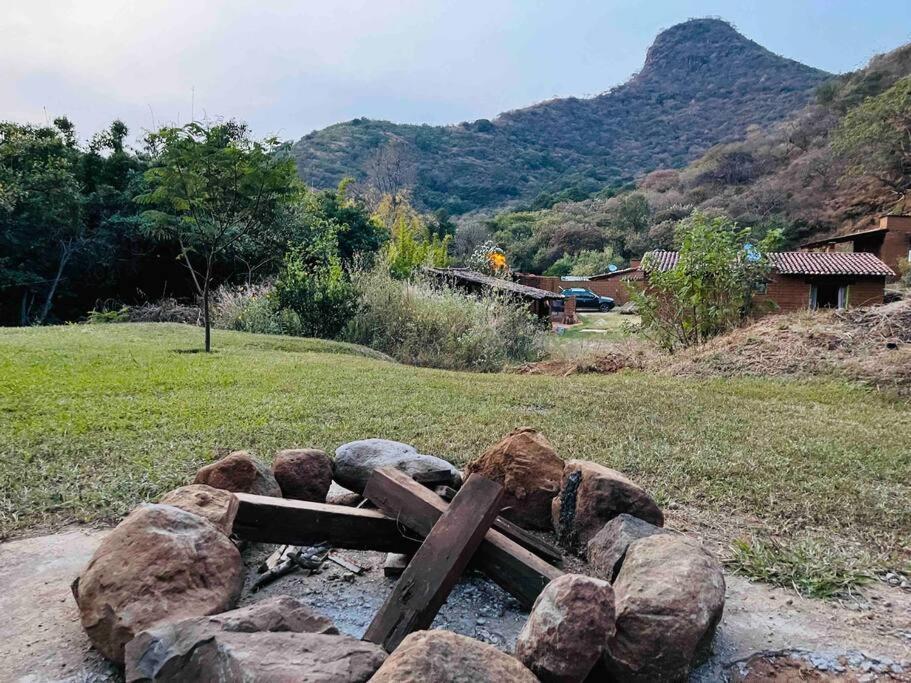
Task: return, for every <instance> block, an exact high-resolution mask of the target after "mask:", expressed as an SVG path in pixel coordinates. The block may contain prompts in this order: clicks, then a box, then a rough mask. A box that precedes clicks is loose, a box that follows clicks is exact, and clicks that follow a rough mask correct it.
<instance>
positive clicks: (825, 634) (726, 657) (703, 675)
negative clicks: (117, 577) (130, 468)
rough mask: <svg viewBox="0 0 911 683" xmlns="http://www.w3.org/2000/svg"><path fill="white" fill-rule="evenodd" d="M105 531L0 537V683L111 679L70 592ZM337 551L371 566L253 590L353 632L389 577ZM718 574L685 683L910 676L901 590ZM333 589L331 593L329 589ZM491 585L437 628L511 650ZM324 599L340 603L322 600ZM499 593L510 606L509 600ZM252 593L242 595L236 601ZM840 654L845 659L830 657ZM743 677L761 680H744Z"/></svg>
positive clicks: (907, 601) (473, 588)
mask: <svg viewBox="0 0 911 683" xmlns="http://www.w3.org/2000/svg"><path fill="white" fill-rule="evenodd" d="M103 534H104V532H103V531H97V530H87V529H71V530H68V531H65V532H63V533H58V534H53V535H50V536H38V537H34V538H28V539H22V540H16V541H10V542H7V543H4V544H0V585H2V586H3V591H2V593H0V612H2V614H3V619H2V620H0V662H2V663H3V664H2V670H0V678H2V679H3V680H11V681H28V682H30V683H31V682H38V681H105V680H119V675H118V674H117V672H116V671H115V670H114V669H112V668H111V667H110V666H109V665H108V664H107V663H106V662H105V661H104V660H103V659H102V658H101V657H100V656H99V655H98V654H97V653H95V652H94V651H93V650H91V648H90V647H89V643H88V640H87V639H86V637H85V635H84V634H83V632H82V629H81V628H80V626H79V621H78V614H77V611H76V607H75V603H74V602H73V598H72V595H71V594H70V588H69V586H70V582H71V581H72V580H73V578H75V576H76V575H77V574H78V573H79V571H80V570H81V569H82V568H83V566H84V565H85V564H86V563H87V562H88V560H89V558H90V557H91V554H92V552H93V551H94V549H95V548H96V547H97V545H98V543H99V542H100V540H101V538H102V537H103ZM262 552H263V551H262V550H257V549H254V550H253V551H252V552H251V553H249V554H248V564H249V565H251V566H252V565H253V564H254V563H256V562H257V557H260V556H261V555H262ZM345 554H346V555H351V556H353V557H355V558H356V559H357V560H359V561H361V562H362V563H363V564H365V565H371V566H373V569H371V570H370V572H368V575H367V576H363V577H357V578H353V579H352V580H350V581H347V580H345V577H344V572H343V571H337V570H335V569H332V568H329V569H327V570H325V571H324V572H322V574H321V575H319V576H314V577H302V576H296V577H295V576H290V577H286V578H283V579H280V580H279V581H277V582H276V583H275V584H273V585H272V586H270V587H269V589H268V590H264V591H262V593H260V594H257V596H256V597H259V596H260V595H262V596H265V595H270V594H277V593H283V592H284V593H288V594H291V595H295V596H296V597H299V598H301V599H303V600H305V601H307V602H309V603H312V604H313V605H314V607H316V608H317V609H320V608H322V610H323V611H328V612H333V611H334V610H333V605H334V606H335V607H343V606H345V605H347V608H348V609H351V610H352V611H351V613H350V614H347V616H348V617H350V618H347V619H346V618H345V616H346V615H345V614H342V613H341V612H340V613H339V614H332V613H330V614H328V616H331V617H333V618H336V619H337V621H338V625H339V627H340V628H342V629H343V630H345V631H351V632H354V631H356V630H357V629H359V628H361V627H362V626H363V625H365V620H369V616H370V615H371V614H372V609H371V608H372V606H373V605H374V604H379V603H380V602H381V601H382V599H383V597H384V596H385V593H386V592H387V591H388V590H389V588H390V586H391V580H389V579H384V578H383V577H382V576H381V570H380V568H379V567H380V564H379V560H381V556H380V555H379V554H378V553H354V552H351V553H349V552H347V551H346V553H345ZM374 556H375V557H374ZM726 579H727V584H728V590H727V603H726V606H725V612H724V618H723V620H722V622H721V625H720V627H719V630H718V635H717V636H716V639H715V642H714V647H713V650H714V651H713V654H712V657H711V659H710V660H709V661H708V662H707V663H706V664H705V665H703V666H702V667H701V668H700V669H699V670H698V671H697V672H696V673H695V674H694V676H693V680H694V681H699V682H700V683H701V682H708V681H718V680H725V679H726V676H727V673H728V668H729V665H730V664H731V663H732V662H736V661H738V660H744V659H746V658H747V657H749V656H750V655H752V654H754V653H756V652H763V651H777V650H801V651H806V652H807V653H809V654H807V655H804V659H803V660H802V661H803V662H804V664H805V665H806V666H807V667H809V669H810V671H809V674H806V672H805V675H803V677H802V678H794V679H793V680H831V677H832V675H833V674H834V673H835V672H837V670H838V667H839V666H840V665H839V661H844V660H845V659H846V658H851V657H853V658H854V660H855V661H857V662H858V667H859V668H857V671H862V672H865V674H864V675H866V676H867V678H859V677H857V676H853V677H852V675H850V674H851V672H850V671H849V672H847V674H845V675H846V676H847V678H845V680H911V675H907V674H908V673H909V672H911V595H909V594H908V593H907V592H903V591H901V590H899V589H890V588H886V587H872V588H869V589H866V590H865V592H864V597H865V600H864V601H862V602H859V603H854V604H851V605H847V604H838V603H834V602H822V601H819V600H809V599H803V598H800V597H799V596H797V595H796V594H795V593H794V592H793V591H785V590H782V589H777V588H770V587H768V586H764V585H760V584H754V583H751V582H749V581H747V580H746V579H743V578H741V577H737V576H728V577H726ZM479 581H481V582H482V584H483V585H480V584H479V583H478V582H479ZM330 584H331V586H332V588H331V589H327V587H328V586H329V585H330ZM498 591H499V589H498V588H497V587H496V586H494V585H493V584H490V583H489V582H486V581H484V580H483V579H478V578H477V577H475V578H471V579H469V580H467V581H465V582H463V584H462V585H461V586H460V587H459V588H458V589H457V591H456V592H455V593H454V598H455V599H454V600H453V601H451V604H449V605H447V606H446V607H445V608H444V610H443V611H442V612H441V615H440V616H441V620H442V621H443V623H441V624H440V625H441V626H444V627H446V628H451V629H453V630H456V631H465V632H467V634H468V635H473V636H475V637H477V636H478V631H479V630H481V631H484V632H487V633H488V634H489V635H490V638H489V639H490V641H491V642H495V643H496V644H498V645H500V646H501V647H503V648H504V649H508V648H509V646H510V641H513V642H514V639H515V634H516V633H517V623H518V622H517V613H516V610H515V609H514V608H513V607H512V606H510V605H509V604H506V608H505V609H504V610H490V609H488V610H487V611H483V613H482V611H481V610H479V611H478V612H477V613H475V612H474V611H473V610H475V609H478V608H477V604H484V605H487V606H489V605H491V604H494V605H495V604H496V598H497V596H495V595H491V594H492V593H496V592H498ZM327 594H328V595H329V596H332V595H337V596H339V597H340V596H341V595H342V594H344V595H345V596H348V598H347V600H345V601H336V600H333V599H324V598H325V597H326V596H327ZM501 597H503V600H504V601H505V603H508V602H509V598H508V597H507V596H501ZM250 599H253V598H252V596H247V597H245V598H244V601H249V600H250ZM479 601H480V602H479ZM356 605H357V606H362V607H363V608H365V609H366V610H367V611H366V612H364V614H360V613H359V610H358V609H353V608H354V607H355V606H356ZM344 609H345V608H344V607H343V611H344ZM367 612H369V614H368V613H367ZM469 612H470V614H469ZM469 617H471V618H469ZM501 618H502V619H503V620H504V621H503V623H500V619H501ZM506 622H508V623H506ZM518 627H520V625H519V626H518ZM355 635H360V634H358V633H356V634H355ZM498 640H499V641H501V642H497V641H498ZM839 655H845V657H841V658H840V659H839ZM742 680H769V678H768V677H767V676H766V677H765V678H757V679H750V678H749V677H748V676H747V677H746V678H743V679H742ZM778 680H791V679H788V678H780V679H778Z"/></svg>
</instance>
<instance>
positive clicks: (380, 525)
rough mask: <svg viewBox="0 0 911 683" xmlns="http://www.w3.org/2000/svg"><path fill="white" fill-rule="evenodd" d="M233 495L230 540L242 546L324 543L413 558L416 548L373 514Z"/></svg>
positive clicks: (388, 521)
mask: <svg viewBox="0 0 911 683" xmlns="http://www.w3.org/2000/svg"><path fill="white" fill-rule="evenodd" d="M417 486H420V484H417ZM422 488H423V487H422ZM234 495H235V496H236V497H237V500H238V503H239V505H238V508H237V516H236V517H235V518H234V534H235V535H236V536H237V537H238V538H243V539H246V540H248V541H256V542H259V543H286V544H288V545H299V546H309V545H314V544H316V543H322V542H325V543H326V544H327V545H329V546H331V547H333V548H348V549H351V550H379V551H383V552H392V553H407V552H413V551H414V549H415V548H416V547H417V546H418V543H419V539H415V538H409V537H408V535H409V534H408V532H407V529H406V528H405V527H403V526H401V525H399V524H397V523H396V521H395V520H394V519H390V518H389V517H387V516H386V515H384V514H383V513H382V512H379V511H377V510H361V509H357V508H352V507H347V506H345V505H329V504H328V503H308V502H305V501H302V500H290V499H287V498H272V497H270V496H256V495H253V494H252V493H235V494H234Z"/></svg>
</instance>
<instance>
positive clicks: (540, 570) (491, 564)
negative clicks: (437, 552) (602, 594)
mask: <svg viewBox="0 0 911 683" xmlns="http://www.w3.org/2000/svg"><path fill="white" fill-rule="evenodd" d="M364 495H366V496H367V497H369V498H370V500H372V501H373V502H374V503H376V506H377V507H378V508H380V510H382V511H383V512H385V513H386V514H388V515H389V516H390V517H395V518H396V520H398V522H399V523H401V524H404V525H405V526H407V527H408V528H409V529H411V530H412V531H413V532H414V533H416V534H418V535H420V536H426V535H427V534H429V533H430V530H431V529H432V528H433V525H434V524H435V523H436V521H437V520H438V519H439V518H440V515H442V514H443V512H444V511H445V510H446V508H447V503H446V502H445V501H444V500H443V499H442V498H440V497H439V496H438V495H436V494H435V493H434V492H433V491H431V490H430V489H427V488H424V487H423V486H421V484H419V483H417V482H416V481H414V480H413V479H412V478H411V477H409V476H408V475H407V474H404V473H402V472H399V471H398V470H396V469H394V468H390V467H384V468H381V469H378V470H375V471H374V472H373V474H372V475H371V476H370V479H369V480H368V481H367V488H366V490H365V491H364ZM471 565H472V566H474V567H477V568H478V569H480V570H481V571H483V572H484V573H485V574H487V575H488V576H489V577H490V578H491V579H493V580H494V581H496V582H497V583H498V584H499V585H500V586H501V587H502V588H503V589H504V590H506V591H508V592H510V593H511V594H512V595H514V596H515V597H516V599H518V600H519V602H521V603H522V604H523V605H524V606H525V607H527V608H531V606H532V605H533V604H534V602H535V598H537V597H538V595H539V594H540V592H541V591H542V590H544V586H546V585H547V584H548V583H549V582H550V581H552V580H553V579H555V578H557V577H558V576H562V574H563V572H561V571H560V570H559V569H557V568H556V567H554V566H552V565H550V564H548V563H547V562H545V561H544V560H542V559H541V558H539V557H538V556H537V555H535V554H533V553H531V552H530V551H528V550H526V549H525V548H523V547H522V546H520V545H519V544H518V543H516V542H515V541H513V540H511V539H509V538H507V537H506V536H504V535H503V534H501V533H500V532H499V531H496V530H494V529H491V530H489V531H488V532H487V534H486V535H485V536H484V540H483V541H482V543H481V545H480V547H479V548H478V551H477V553H475V557H474V559H473V561H472V563H471Z"/></svg>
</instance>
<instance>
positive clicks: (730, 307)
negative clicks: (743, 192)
mask: <svg viewBox="0 0 911 683" xmlns="http://www.w3.org/2000/svg"><path fill="white" fill-rule="evenodd" d="M750 235H751V231H750V229H749V228H740V227H738V225H737V224H736V223H734V222H732V221H731V220H730V219H729V218H727V217H724V216H722V217H717V218H709V217H708V216H706V215H705V214H702V213H699V212H694V213H693V214H692V215H691V216H690V217H689V218H687V219H685V220H683V221H680V222H679V223H678V225H677V230H676V241H677V244H678V248H679V256H678V259H677V264H676V265H675V266H674V267H673V268H671V269H670V270H667V271H664V272H661V271H658V270H656V269H654V268H652V266H653V265H654V264H653V263H650V261H651V259H646V260H645V261H644V262H643V264H642V266H643V268H645V269H646V271H647V272H648V279H647V284H646V286H645V287H644V288H643V289H642V290H640V291H638V292H634V293H633V299H634V301H635V302H636V304H637V305H638V307H639V312H640V314H641V316H642V328H643V331H644V332H645V334H646V335H647V336H650V337H651V338H653V339H654V340H655V341H656V342H657V343H658V344H659V345H661V346H662V347H664V348H666V349H668V350H673V349H675V348H679V347H687V346H693V345H695V344H701V343H703V342H705V341H706V340H708V339H710V338H711V337H713V336H715V335H718V334H721V333H723V332H726V331H728V330H730V329H732V328H733V327H735V326H737V325H738V324H740V323H741V322H742V321H743V320H744V319H745V318H746V317H747V316H748V315H749V314H750V313H751V312H752V310H753V296H754V294H755V293H756V291H757V290H758V289H760V285H762V284H763V283H764V282H765V281H766V280H767V278H768V275H769V273H770V271H771V263H770V261H769V259H768V253H769V252H770V251H772V250H773V249H775V247H776V246H777V245H778V244H779V243H780V241H781V231H780V230H770V231H769V232H768V233H767V234H766V236H765V237H764V238H763V239H762V240H760V241H758V242H756V243H754V242H752V241H751V240H750Z"/></svg>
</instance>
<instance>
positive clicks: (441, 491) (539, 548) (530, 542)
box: [434, 486, 563, 566]
mask: <svg viewBox="0 0 911 683" xmlns="http://www.w3.org/2000/svg"><path fill="white" fill-rule="evenodd" d="M434 491H436V493H437V495H438V496H440V498H442V499H443V500H445V501H447V502H448V501H450V500H452V499H453V498H454V497H455V494H456V491H455V489H453V488H451V487H449V486H437V487H436V488H435V489H434ZM493 528H494V529H496V530H497V531H499V532H500V533H501V534H503V535H504V536H506V538H509V539H511V540H513V541H515V542H516V543H518V544H519V545H520V546H522V547H523V548H526V549H527V550H530V551H531V552H533V553H534V554H535V555H537V556H538V557H540V558H541V559H543V560H545V561H546V562H550V563H551V564H552V565H556V566H560V565H561V564H562V563H563V553H562V552H560V549H559V548H557V547H556V546H553V545H551V544H550V543H548V542H547V541H542V540H541V539H540V538H538V537H537V536H535V535H534V534H532V533H531V532H529V531H526V530H525V529H523V528H522V527H520V526H519V525H518V524H513V523H512V522H510V521H509V520H508V519H505V518H503V517H497V518H496V519H495V520H494V522H493Z"/></svg>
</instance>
